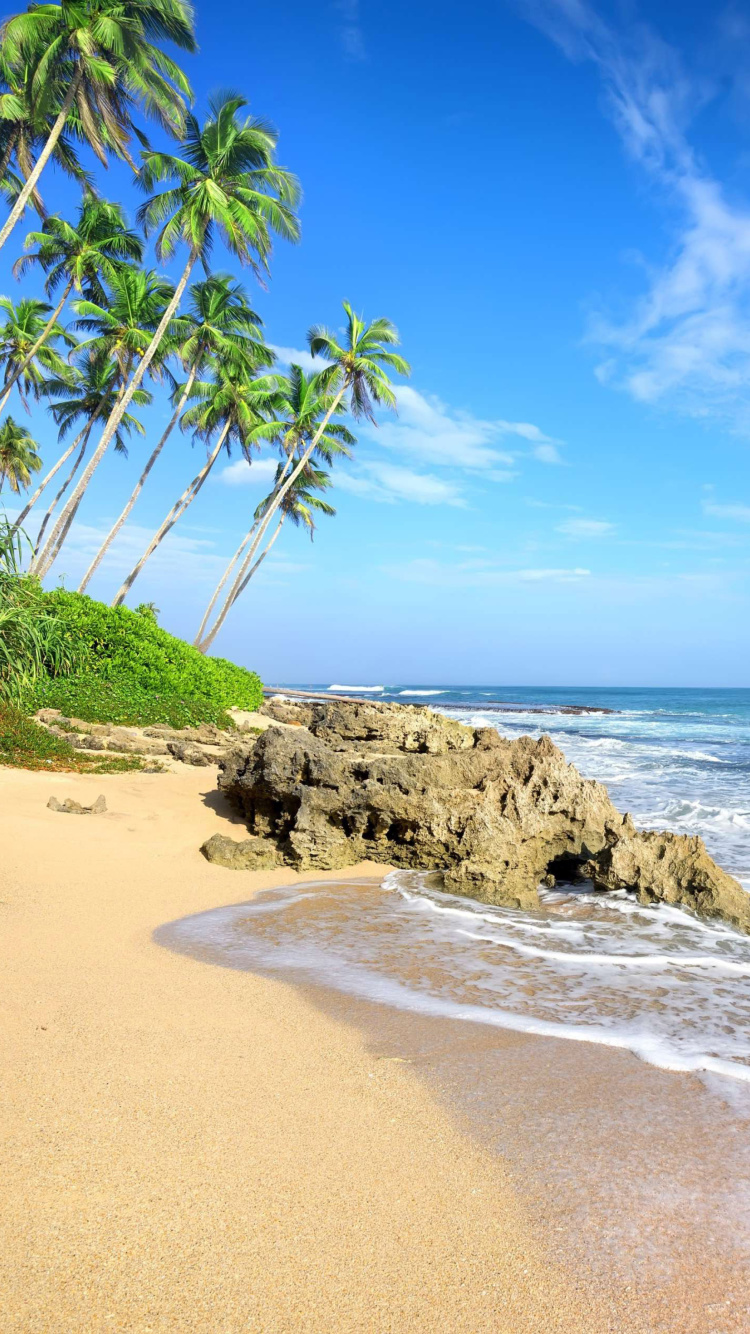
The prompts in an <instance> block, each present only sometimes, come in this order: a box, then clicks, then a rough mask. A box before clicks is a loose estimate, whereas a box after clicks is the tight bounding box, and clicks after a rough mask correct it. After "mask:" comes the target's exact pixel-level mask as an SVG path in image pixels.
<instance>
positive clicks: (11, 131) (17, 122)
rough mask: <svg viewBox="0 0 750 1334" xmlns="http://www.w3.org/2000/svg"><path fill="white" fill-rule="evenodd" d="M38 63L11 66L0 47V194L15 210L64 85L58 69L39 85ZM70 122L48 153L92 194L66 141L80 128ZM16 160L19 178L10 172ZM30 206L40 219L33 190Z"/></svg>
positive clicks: (87, 175) (38, 201)
mask: <svg viewBox="0 0 750 1334" xmlns="http://www.w3.org/2000/svg"><path fill="white" fill-rule="evenodd" d="M38 54H39V55H41V52H40V53H38ZM37 63H38V61H36V60H35V59H33V58H31V59H29V58H26V57H25V58H23V59H22V60H20V61H19V62H18V63H17V64H13V63H12V62H11V61H9V60H8V58H7V53H6V50H5V48H4V47H3V46H2V45H0V189H2V191H3V193H4V194H5V195H6V198H7V199H8V200H9V202H10V203H11V205H12V204H14V203H15V202H16V200H17V199H18V196H19V195H20V193H21V190H22V189H23V186H24V182H25V181H28V179H29V177H30V175H31V172H32V171H33V168H34V157H35V155H36V154H37V153H38V152H39V150H40V148H41V147H42V145H43V144H44V142H45V140H46V138H47V132H48V129H49V125H50V121H51V119H54V116H55V115H56V114H57V111H58V110H59V108H60V105H61V103H62V101H63V98H64V96H65V91H66V88H67V84H68V82H69V79H67V78H66V71H64V70H62V69H60V70H59V71H57V72H56V73H55V74H54V75H50V76H49V77H48V78H46V79H43V80H41V81H39V82H36V81H35V78H34V75H35V71H36V64H37ZM73 119H74V118H73V117H72V116H71V121H69V125H68V128H66V130H65V131H64V132H63V133H62V134H61V135H60V137H59V139H58V141H57V143H56V145H55V148H54V152H53V160H54V162H55V164H56V165H57V166H58V167H60V168H61V169H62V171H64V172H65V173H66V175H68V176H71V177H72V178H73V179H74V180H76V181H78V182H79V183H80V184H81V185H83V186H84V188H88V189H93V184H92V177H91V175H90V173H89V172H87V171H86V170H85V169H84V168H83V166H82V165H81V163H80V161H79V159H78V155H77V153H76V150H75V148H74V146H73V143H72V142H71V138H79V139H80V138H81V137H82V134H81V127H80V125H79V124H78V125H76V124H75V123H72V122H73ZM14 159H15V163H16V166H17V168H18V172H19V173H20V175H17V174H16V173H15V172H13V171H12V170H11V162H12V161H13V160H14ZM30 201H31V203H33V205H34V208H35V209H36V210H37V212H38V213H39V216H40V217H42V218H43V217H44V215H45V209H44V204H43V202H42V198H41V195H40V193H39V189H38V186H35V187H34V188H33V190H32V192H31V196H30Z"/></svg>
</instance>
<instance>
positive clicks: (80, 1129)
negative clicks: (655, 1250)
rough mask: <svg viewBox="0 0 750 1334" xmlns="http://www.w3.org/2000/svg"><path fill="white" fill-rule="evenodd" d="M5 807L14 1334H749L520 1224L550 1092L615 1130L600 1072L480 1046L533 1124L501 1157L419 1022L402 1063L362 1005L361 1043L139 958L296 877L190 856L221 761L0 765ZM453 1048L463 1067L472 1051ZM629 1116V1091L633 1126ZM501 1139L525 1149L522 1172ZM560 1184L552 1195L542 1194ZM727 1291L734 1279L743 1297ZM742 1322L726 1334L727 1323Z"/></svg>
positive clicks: (348, 1031)
mask: <svg viewBox="0 0 750 1334" xmlns="http://www.w3.org/2000/svg"><path fill="white" fill-rule="evenodd" d="M0 789H1V790H2V802H3V804H2V809H3V817H4V819H5V822H6V825H5V828H6V840H5V842H6V849H7V852H6V875H5V888H4V892H3V896H2V897H3V899H4V905H3V916H4V925H5V933H4V934H5V940H6V963H7V966H6V969H5V981H4V983H3V984H2V985H3V992H4V1002H5V1003H4V1007H3V1008H4V1011H5V1013H6V1017H7V1021H6V1024H5V1035H4V1038H3V1041H4V1043H5V1045H6V1052H5V1061H4V1067H5V1069H6V1071H9V1074H8V1076H7V1078H6V1079H5V1081H4V1085H3V1089H2V1092H1V1093H0V1097H1V1098H2V1102H3V1125H4V1127H5V1131H6V1134H5V1143H6V1149H5V1152H4V1157H5V1161H4V1164H3V1177H4V1182H5V1189H4V1192H3V1198H2V1201H0V1217H2V1227H3V1232H4V1241H3V1261H2V1269H3V1277H2V1294H3V1309H4V1310H5V1311H6V1319H5V1324H4V1329H7V1330H8V1334H15V1332H16V1331H18V1334H21V1331H23V1332H24V1334H28V1331H39V1332H40V1334H42V1331H46V1330H47V1329H48V1328H51V1327H52V1325H51V1323H50V1322H51V1321H54V1328H55V1330H56V1331H57V1330H59V1331H61V1334H63V1332H65V1331H70V1334H74V1332H75V1334H78V1331H84V1330H86V1331H87V1330H92V1331H94V1330H96V1331H98V1330H104V1329H115V1330H118V1329H119V1330H123V1331H125V1330H127V1331H134V1330H138V1331H141V1330H144V1331H145V1330H149V1329H150V1330H155V1331H161V1330H168V1329H175V1330H177V1329H187V1328H206V1329H213V1328H216V1329H219V1328H220V1329H222V1331H229V1332H231V1334H233V1332H234V1331H235V1330H236V1331H238V1332H239V1331H240V1330H242V1331H244V1330H248V1329H249V1330H257V1331H263V1332H264V1334H265V1332H266V1331H290V1332H291V1331H294V1332H295V1334H296V1331H308V1330H309V1331H315V1332H316V1334H317V1331H322V1330H326V1331H328V1330H335V1331H339V1330H340V1331H352V1334H354V1331H368V1330H372V1331H376V1330H377V1331H382V1330H388V1331H397V1332H398V1334H401V1331H403V1332H404V1334H406V1331H411V1330H417V1331H425V1332H427V1331H432V1330H434V1329H435V1328H437V1327H438V1326H445V1327H446V1328H449V1329H451V1330H456V1331H464V1330H465V1331H467V1334H468V1332H469V1331H487V1334H490V1331H492V1334H495V1332H496V1331H497V1332H499V1334H505V1332H506V1331H507V1334H524V1332H525V1331H527V1330H528V1331H532V1330H533V1331H546V1330H550V1331H557V1330H559V1331H565V1332H566V1334H577V1332H578V1331H580V1332H581V1334H589V1332H590V1334H601V1331H607V1330H610V1331H613V1332H616V1334H638V1331H646V1330H648V1331H649V1332H650V1331H655V1330H657V1329H664V1330H667V1329H674V1328H675V1326H674V1324H669V1323H663V1322H662V1316H663V1319H664V1320H666V1321H669V1319H670V1318H673V1317H674V1312H675V1302H676V1301H677V1302H678V1303H680V1304H682V1302H684V1303H685V1304H684V1307H683V1308H682V1309H684V1311H685V1320H684V1321H683V1322H682V1323H681V1324H680V1329H681V1331H682V1330H693V1329H694V1330H695V1331H697V1332H698V1331H699V1332H700V1334H708V1332H709V1331H711V1330H718V1329H721V1330H731V1329H742V1328H744V1327H746V1315H745V1317H743V1316H742V1315H741V1314H739V1312H738V1307H737V1305H736V1304H733V1305H732V1306H731V1307H725V1306H724V1304H723V1302H722V1303H720V1304H721V1307H722V1309H721V1313H720V1315H719V1314H718V1313H717V1312H716V1311H714V1313H713V1314H712V1313H711V1312H710V1311H709V1310H707V1309H706V1307H707V1305H710V1306H712V1307H713V1306H715V1302H714V1297H715V1284H714V1283H712V1284H711V1285H707V1284H703V1283H702V1281H701V1282H698V1284H697V1285H696V1284H695V1283H694V1285H693V1289H692V1290H690V1292H689V1293H688V1291H687V1290H686V1289H685V1287H684V1276H682V1277H681V1278H680V1277H679V1276H675V1275H666V1276H663V1277H662V1279H661V1280H660V1287H659V1292H658V1293H657V1294H656V1296H658V1298H659V1302H658V1306H659V1307H661V1308H662V1311H661V1314H659V1313H657V1314H654V1311H656V1307H654V1311H645V1310H644V1311H643V1312H641V1310H640V1301H639V1300H634V1298H636V1297H637V1296H638V1294H637V1293H636V1292H635V1291H633V1290H632V1288H631V1289H630V1290H629V1289H628V1284H627V1282H625V1281H623V1282H621V1281H620V1280H619V1279H618V1280H617V1282H616V1283H614V1284H608V1282H607V1278H606V1274H605V1275H602V1274H599V1275H596V1274H592V1273H587V1272H585V1270H584V1269H583V1268H582V1267H577V1266H576V1265H571V1264H569V1263H566V1256H565V1254H564V1253H563V1252H561V1251H560V1248H559V1246H558V1244H557V1239H556V1236H555V1232H554V1229H555V1228H556V1227H557V1226H558V1223H557V1221H556V1215H555V1208H554V1207H553V1205H551V1206H550V1209H549V1210H548V1213H547V1216H546V1217H545V1216H544V1211H543V1210H541V1211H540V1208H539V1202H540V1200H539V1186H540V1184H542V1185H543V1184H544V1171H545V1163H548V1164H549V1165H550V1167H552V1165H553V1161H554V1155H552V1157H550V1155H549V1152H548V1149H549V1143H550V1141H549V1131H550V1126H551V1124H552V1121H553V1120H554V1108H555V1101H556V1099H557V1098H559V1097H560V1096H561V1095H563V1096H565V1098H566V1099H567V1100H568V1102H569V1104H570V1108H571V1114H572V1113H574V1112H575V1108H576V1105H578V1106H583V1107H586V1096H585V1095H586V1089H587V1088H588V1087H591V1081H592V1080H596V1081H598V1085H599V1088H600V1089H602V1090H604V1091H605V1092H606V1097H604V1099H603V1100H602V1099H601V1098H600V1099H599V1101H598V1102H596V1100H595V1105H596V1106H598V1107H599V1108H600V1110H602V1109H606V1108H607V1107H608V1108H609V1110H610V1114H611V1113H612V1112H614V1113H616V1112H617V1110H618V1103H619V1112H620V1115H621V1116H622V1115H623V1107H622V1101H621V1098H620V1090H621V1087H622V1086H621V1083H620V1082H619V1081H620V1080H621V1079H622V1077H623V1067H620V1068H618V1065H617V1064H616V1063H615V1064H613V1063H612V1061H611V1053H608V1052H602V1051H601V1049H596V1051H595V1052H591V1051H589V1052H587V1053H586V1054H585V1055H584V1054H583V1052H582V1050H581V1049H580V1048H579V1049H578V1050H577V1051H576V1052H570V1051H569V1052H567V1053H566V1054H565V1055H564V1056H562V1053H561V1052H560V1050H559V1049H560V1048H561V1047H563V1046H565V1045H566V1044H562V1043H559V1042H554V1043H545V1042H544V1040H541V1039H537V1038H534V1039H529V1038H526V1039H524V1040H523V1041H521V1042H519V1040H518V1038H517V1036H514V1035H505V1037H504V1039H503V1040H502V1041H500V1042H499V1043H498V1041H497V1035H494V1036H493V1044H494V1045H493V1054H492V1060H493V1061H494V1062H495V1064H496V1066H497V1068H498V1070H499V1071H500V1072H502V1069H503V1067H505V1069H506V1072H510V1073H511V1074H512V1073H513V1072H514V1071H516V1072H517V1071H518V1068H519V1062H520V1063H521V1064H524V1063H525V1065H526V1067H527V1073H528V1072H529V1071H530V1072H531V1073H532V1074H533V1078H534V1079H535V1080H536V1085H537V1088H541V1089H542V1090H543V1091H544V1093H545V1111H544V1116H545V1117H546V1118H547V1120H546V1121H545V1120H544V1118H542V1119H541V1120H540V1122H539V1125H538V1126H537V1127H532V1128H531V1141H530V1135H529V1125H528V1123H527V1124H526V1125H524V1122H523V1117H522V1115H521V1113H522V1111H523V1104H522V1102H519V1103H518V1104H517V1105H516V1106H515V1108H506V1109H505V1111H504V1114H503V1116H502V1117H501V1118H500V1121H499V1122H498V1123H497V1125H498V1127H499V1130H500V1132H501V1133H500V1135H499V1138H498V1142H494V1143H490V1139H491V1138H492V1137H491V1136H490V1137H489V1138H488V1139H487V1141H486V1142H481V1137H479V1136H477V1134H476V1125H475V1126H473V1127H472V1126H471V1125H470V1124H469V1121H468V1120H467V1117H466V1115H465V1113H466V1108H465V1107H463V1108H462V1107H461V1106H460V1105H458V1103H457V1102H456V1099H455V1097H454V1094H455V1092H456V1090H455V1087H454V1088H453V1091H451V1088H450V1087H449V1086H450V1084H451V1079H453V1081H454V1084H455V1079H456V1075H457V1073H458V1074H460V1072H461V1069H462V1067H461V1064H460V1061H459V1062H458V1063H456V1064H453V1065H452V1064H451V1061H450V1053H449V1054H448V1059H447V1060H446V1051H445V1046H444V1043H443V1046H442V1047H441V1043H442V1042H443V1039H444V1037H445V1035H446V1033H447V1031H448V1030H447V1029H446V1028H441V1029H439V1031H438V1030H437V1029H435V1028H433V1029H432V1033H433V1034H434V1036H432V1037H430V1039H429V1042H430V1044H431V1047H430V1051H431V1053H432V1057H433V1058H435V1057H437V1058H438V1059H437V1060H435V1059H433V1061H432V1066H431V1068H430V1069H429V1070H428V1069H427V1068H426V1067H427V1065H429V1062H425V1061H424V1060H423V1061H422V1062H421V1066H420V1062H419V1061H418V1060H417V1059H410V1058H409V1053H406V1059H405V1057H404V1052H405V1046H404V1044H405V1043H406V1042H408V1041H412V1042H414V1041H415V1040H416V1038H417V1036H418V1035H417V1034H416V1030H415V1029H414V1028H413V1027H412V1028H411V1029H410V1032H409V1033H406V1032H405V1030H404V1027H403V1025H402V1024H396V1026H395V1028H394V1021H393V1018H392V1015H390V1018H389V1019H388V1021H387V1022H386V1016H385V1015H384V1013H383V1011H382V1009H381V1010H380V1011H379V1012H378V1014H377V1015H376V1016H375V1027H374V1028H372V1027H370V1028H369V1030H368V1028H367V1024H365V1023H363V1022H362V1015H361V1014H360V1015H357V1016H355V1015H354V1014H353V1013H352V1010H351V1005H344V1006H343V1007H342V1005H341V998H340V997H334V998H333V999H332V997H331V994H330V993H328V994H327V997H326V998H323V997H322V995H316V996H313V995H312V994H311V992H310V991H309V990H307V991H305V990H303V989H300V988H299V987H295V986H293V985H291V984H290V983H289V982H288V981H285V982H283V983H281V982H279V981H277V980H274V979H269V978H266V977H261V976H259V975H258V974H256V973H249V972H238V971H232V970H230V969H226V968H217V967H215V966H213V965H209V964H203V963H199V962H197V961H196V960H194V959H191V958H186V957H184V956H180V955H178V954H176V953H173V952H171V951H168V950H166V949H164V948H162V947H161V946H160V945H158V944H157V943H155V941H154V940H153V932H154V930H156V929H157V928H159V927H161V926H163V925H164V924H165V923H168V922H170V921H174V920H175V919H178V918H180V917H183V916H187V915H189V914H191V913H197V912H201V911H206V910H208V909H211V908H214V907H218V906H220V905H222V904H227V903H231V902H235V903H239V902H243V901H245V900H247V899H249V898H252V897H253V896H254V894H255V893H257V892H258V891H259V890H261V889H264V888H266V887H270V886H280V885H288V884H292V883H305V882H306V881H310V879H311V878H312V877H311V876H310V874H309V873H307V874H301V875H294V874H293V873H290V872H289V870H288V869H281V870H277V871H271V872H255V873H252V872H231V871H226V870H224V869H223V868H220V867H217V866H212V865H210V864H209V863H207V862H206V861H205V860H204V859H203V858H202V857H201V856H200V854H199V852H198V848H199V846H200V844H201V842H202V841H203V840H204V838H206V837H208V836H210V834H212V833H215V832H224V833H229V834H230V835H233V836H235V837H236V836H237V835H238V833H239V831H240V830H241V829H242V828H243V825H242V822H241V821H240V819H239V817H238V816H236V815H235V814H234V813H233V812H231V810H230V809H229V808H228V807H227V806H226V804H225V802H224V799H223V798H222V797H221V796H220V794H219V793H218V792H217V791H216V789H215V771H214V770H213V769H200V770H194V769H185V770H184V771H183V772H180V773H173V774H162V775H148V774H118V775H106V776H100V777H97V778H91V777H83V776H78V775H68V774H46V773H28V772H25V771H22V772H19V771H17V770H0ZM99 792H104V793H105V795H106V797H107V803H108V807H109V810H108V813H107V814H106V815H104V816H97V817H77V816H68V815H64V814H58V813H55V812H52V811H49V810H47V808H46V801H47V799H48V797H49V796H50V795H51V794H53V793H54V794H55V795H56V796H58V797H65V796H73V797H76V798H77V799H79V800H81V801H83V802H86V803H88V802H90V801H91V800H93V799H94V798H95V797H96V796H97V795H98V794H99ZM386 870H387V868H385V867H383V866H380V865H378V866H374V865H371V864H367V863H365V864H363V865H361V866H359V867H356V868H352V870H351V872H347V873H346V874H347V875H348V874H351V875H353V876H367V875H370V876H377V877H381V878H382V875H383V874H384V873H385V871H386ZM344 874H345V873H342V872H341V871H338V872H329V873H323V874H316V876H315V877H314V878H315V879H316V880H341V879H342V877H343V875H344ZM389 1014H390V1012H389ZM370 1018H372V1016H371V1017H370ZM397 1029H398V1030H399V1031H396V1030H397ZM420 1033H421V1034H422V1037H420V1038H419V1040H420V1041H422V1040H423V1037H424V1028H422V1029H420ZM462 1035H463V1037H464V1039H466V1026H464V1027H463V1030H462ZM378 1042H379V1043H380V1050H378V1049H377V1044H378ZM464 1045H465V1047H466V1050H465V1052H464V1053H463V1055H464V1056H465V1057H466V1058H467V1060H468V1061H469V1065H471V1063H472V1062H473V1063H474V1069H475V1070H476V1068H477V1066H476V1062H477V1059H478V1053H482V1060H483V1061H486V1059H487V1050H488V1049H487V1045H486V1044H483V1043H481V1042H480V1043H479V1044H478V1045H477V1044H476V1043H472V1042H469V1041H468V1040H466V1041H465V1042H464ZM570 1045H572V1044H568V1046H570ZM575 1046H576V1047H578V1046H579V1044H575ZM411 1056H412V1057H413V1056H414V1052H412V1053H411ZM394 1058H395V1059H394ZM561 1060H562V1064H560V1061H561ZM636 1064H637V1063H636ZM417 1066H420V1068H419V1069H417ZM465 1068H468V1067H465ZM561 1072H562V1073H561ZM639 1078H640V1071H639ZM467 1087H469V1088H471V1081H470V1080H469V1081H468V1085H467ZM631 1092H632V1088H631ZM576 1098H578V1100H579V1101H578V1104H577V1103H576ZM581 1098H583V1102H581ZM459 1101H460V1100H459ZM589 1103H590V1100H589ZM495 1110H496V1111H497V1109H495ZM638 1114H639V1107H638V1103H637V1101H633V1100H631V1101H630V1103H629V1104H628V1105H627V1109H626V1113H625V1119H626V1122H627V1123H629V1124H631V1125H632V1119H631V1118H632V1117H633V1116H634V1115H635V1116H637V1115H638ZM588 1115H589V1118H590V1116H591V1106H590V1105H589V1106H588ZM571 1124H572V1123H571ZM540 1131H541V1132H544V1133H543V1134H541V1135H540ZM637 1131H638V1133H639V1134H644V1135H645V1136H647V1135H648V1133H649V1132H648V1131H647V1129H646V1128H645V1127H644V1126H643V1125H638V1126H637ZM651 1133H655V1132H653V1131H652V1132H651ZM534 1135H537V1136H539V1140H538V1145H536V1146H535V1145H534V1141H533V1136H534ZM545 1137H546V1144H547V1148H546V1149H545V1148H544V1146H545ZM496 1138H497V1137H496ZM511 1141H512V1142H513V1144H515V1146H516V1148H518V1149H520V1150H523V1151H524V1152H521V1153H520V1155H519V1153H516V1154H515V1158H514V1155H513V1153H512V1152H510V1150H511V1147H512V1145H511ZM580 1148H581V1151H582V1152H583V1151H584V1149H585V1146H584V1145H581V1146H580ZM529 1149H534V1152H533V1153H531V1155H530V1156H528V1154H527V1157H526V1159H524V1153H525V1152H526V1151H527V1150H529ZM540 1150H541V1151H540ZM534 1161H536V1162H537V1166H538V1167H540V1170H541V1173H542V1175H541V1177H540V1178H539V1180H537V1181H536V1182H535V1181H533V1180H532V1179H531V1176H530V1175H529V1166H530V1164H532V1163H533V1162H534ZM559 1169H560V1163H558V1164H557V1167H556V1169H555V1171H556V1172H557V1177H556V1175H555V1172H552V1175H551V1176H550V1179H549V1183H548V1186H549V1184H554V1183H555V1182H556V1183H557V1184H556V1189H558V1188H559V1185H560V1180H561V1177H560V1171H559ZM563 1196H564V1192H563V1194H562V1195H561V1196H560V1199H562V1198H563ZM681 1285H682V1286H681ZM738 1287H739V1283H738V1281H737V1279H736V1277H735V1284H734V1298H735V1301H736V1298H737V1295H738ZM680 1293H682V1298H680ZM688 1296H689V1304H688ZM701 1297H702V1300H700V1298H701ZM696 1299H697V1304H696ZM678 1309H679V1308H678ZM670 1312H671V1317H670ZM688 1314H690V1319H691V1320H693V1322H694V1323H692V1324H689V1323H687V1320H688ZM737 1314H739V1318H740V1320H742V1319H743V1318H744V1320H745V1324H744V1325H742V1324H740V1325H734V1324H732V1323H731V1321H732V1320H733V1319H734V1318H735V1316H736V1315H737ZM657 1318H658V1319H659V1321H660V1323H655V1321H656V1319H657ZM717 1320H718V1321H720V1323H717Z"/></svg>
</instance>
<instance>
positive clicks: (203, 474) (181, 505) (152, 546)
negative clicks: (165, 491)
mask: <svg viewBox="0 0 750 1334" xmlns="http://www.w3.org/2000/svg"><path fill="white" fill-rule="evenodd" d="M229 426H230V423H229V422H227V424H226V426H225V427H224V429H223V431H222V433H221V435H220V436H219V440H218V443H217V445H216V447H215V449H214V452H213V454H212V455H211V456H210V458H209V459H208V461H207V462H206V463H205V465H204V466H203V467H202V468H201V470H200V472H199V473H198V475H197V476H196V477H194V478H193V480H192V482H191V483H190V485H189V486H186V487H185V490H184V491H183V493H182V495H181V496H180V498H179V500H177V501H175V503H174V505H173V506H172V508H171V510H170V511H169V514H168V515H167V517H166V519H165V520H164V522H163V523H162V524H161V526H160V527H159V528H158V529H157V530H156V532H155V533H154V536H153V537H152V538H151V541H150V542H149V544H148V546H147V547H146V550H145V551H144V553H143V555H142V556H141V558H140V560H139V561H138V562H137V564H136V565H134V566H133V569H132V570H131V571H130V574H129V575H128V577H127V579H126V580H125V582H124V583H123V584H122V587H121V588H120V589H119V591H118V593H117V595H116V597H115V598H114V599H113V601H112V604H111V605H112V606H113V607H119V606H120V604H121V603H122V602H124V601H125V598H126V597H127V595H128V593H129V592H130V589H131V588H132V587H133V584H134V583H135V581H136V579H137V578H138V575H139V574H140V572H141V570H142V569H143V567H144V565H145V564H146V561H147V560H148V559H149V557H150V556H151V555H153V553H154V552H155V551H156V548H157V547H158V546H159V545H160V544H161V543H162V542H163V540H164V538H165V537H166V535H167V533H168V532H169V531H170V529H172V528H174V526H175V524H176V523H177V520H178V519H181V518H182V516H183V514H184V513H185V510H186V509H187V508H188V505H192V503H193V501H194V500H195V497H196V496H197V494H198V492H199V491H200V489H201V487H202V486H203V483H204V482H205V480H206V478H207V477H208V474H209V473H210V471H211V469H212V468H213V466H214V464H215V462H216V460H217V459H218V457H219V452H220V450H221V447H222V445H223V444H224V441H225V439H226V437H227V435H228V433H229Z"/></svg>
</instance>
